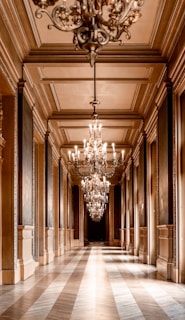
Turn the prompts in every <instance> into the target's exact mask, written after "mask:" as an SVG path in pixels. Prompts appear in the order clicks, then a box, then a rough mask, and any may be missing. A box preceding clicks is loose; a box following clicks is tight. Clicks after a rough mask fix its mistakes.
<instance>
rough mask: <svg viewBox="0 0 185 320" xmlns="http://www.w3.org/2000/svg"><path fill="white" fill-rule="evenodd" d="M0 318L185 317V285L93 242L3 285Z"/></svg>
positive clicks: (113, 319)
mask: <svg viewBox="0 0 185 320" xmlns="http://www.w3.org/2000/svg"><path fill="white" fill-rule="evenodd" d="M0 290H1V291H0V292H1V294H0V320H3V319H9V320H18V319H21V320H33V319H34V320H37V319H39V320H43V319H52V320H54V319H55V320H57V319H58V320H59V319H60V320H65V319H66V320H68V319H70V320H116V319H137V320H139V319H149V320H152V319H155V320H156V319H160V320H162V319H164V320H165V319H175V320H179V319H185V285H181V284H176V283H172V282H167V281H163V280H162V279H160V278H159V277H158V276H157V274H156V269H155V267H154V266H149V265H143V264H140V263H139V261H138V257H134V256H131V255H129V254H128V253H127V252H126V251H124V250H122V249H121V248H120V247H119V248H118V247H105V246H103V245H102V246H101V244H99V245H98V243H92V245H89V246H87V247H84V248H81V249H73V250H71V251H69V252H67V253H65V255H64V256H61V257H58V258H55V260H54V262H53V263H51V264H49V265H46V266H42V267H39V268H38V270H37V271H36V273H35V274H34V275H33V276H31V277H30V278H29V279H27V280H26V281H22V282H19V283H18V284H16V285H3V286H1V287H0Z"/></svg>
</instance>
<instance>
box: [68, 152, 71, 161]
mask: <svg viewBox="0 0 185 320" xmlns="http://www.w3.org/2000/svg"><path fill="white" fill-rule="evenodd" d="M68 160H69V161H71V150H68Z"/></svg>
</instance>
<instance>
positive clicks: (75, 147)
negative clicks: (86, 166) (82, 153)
mask: <svg viewBox="0 0 185 320" xmlns="http://www.w3.org/2000/svg"><path fill="white" fill-rule="evenodd" d="M74 149H75V154H77V149H78V147H77V146H74Z"/></svg>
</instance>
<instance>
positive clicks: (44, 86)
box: [2, 0, 183, 161]
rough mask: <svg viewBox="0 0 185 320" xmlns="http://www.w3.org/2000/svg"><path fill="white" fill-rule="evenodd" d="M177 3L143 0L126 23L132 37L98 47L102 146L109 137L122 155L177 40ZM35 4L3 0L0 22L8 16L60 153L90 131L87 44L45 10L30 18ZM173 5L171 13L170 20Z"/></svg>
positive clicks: (135, 136)
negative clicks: (79, 43)
mask: <svg viewBox="0 0 185 320" xmlns="http://www.w3.org/2000/svg"><path fill="white" fill-rule="evenodd" d="M179 6H181V7H182V6H183V1H178V0H177V1H169V0H155V1H153V0H145V4H144V6H143V7H142V11H141V12H142V17H141V18H140V19H139V20H138V21H137V23H136V24H134V25H133V26H132V27H131V29H130V30H131V39H130V40H126V39H125V36H124V34H123V35H122V41H123V45H121V46H120V45H118V44H109V45H107V46H106V47H104V48H102V49H101V50H100V51H99V54H98V58H97V63H96V75H97V77H96V95H97V99H98V100H99V102H100V104H99V105H98V107H97V112H98V114H99V121H100V122H101V123H102V127H103V129H102V135H103V141H106V142H108V145H109V146H111V143H112V142H115V144H116V150H117V153H118V154H119V153H120V151H121V150H122V149H125V157H126V158H125V159H126V161H127V159H128V157H129V156H130V154H131V152H132V150H133V148H134V147H135V145H136V144H137V140H138V137H139V134H140V132H141V131H142V130H143V123H144V121H145V119H146V118H147V116H148V114H149V113H150V112H152V109H153V108H154V100H155V95H156V92H157V90H158V85H159V81H160V80H159V79H160V78H161V77H162V76H163V74H164V70H165V69H166V61H167V58H168V57H169V56H170V54H171V52H172V48H173V45H174V44H175V41H176V38H175V37H172V36H171V35H172V33H173V32H177V31H178V30H177V22H178V26H179V16H180V14H181V16H180V19H182V10H180V9H179ZM36 8H37V7H36V6H35V5H34V4H33V3H32V1H31V0H22V1H20V0H11V1H7V0H5V1H4V5H2V9H3V13H4V17H6V18H5V19H4V21H5V22H4V23H7V24H8V23H9V33H10V35H11V37H12V39H13V41H14V44H15V47H16V50H17V52H18V55H19V56H21V57H22V60H23V62H24V77H25V79H27V80H28V82H29V84H32V93H33V96H32V99H33V100H34V108H35V110H36V112H37V113H38V114H39V117H40V118H41V119H43V120H46V121H47V123H48V127H49V130H50V132H51V137H52V141H53V143H54V145H55V147H56V149H59V150H60V153H61V156H62V157H63V158H64V159H65V161H67V152H68V150H69V149H71V150H72V148H73V147H74V145H78V146H79V147H82V146H83V139H84V138H86V139H88V137H89V133H88V125H89V123H90V122H91V114H92V111H93V110H92V105H91V104H90V101H92V100H93V94H94V92H93V90H94V83H93V68H91V67H90V65H89V62H88V60H87V56H86V52H85V51H83V50H76V49H75V47H74V45H73V44H72V38H73V35H72V33H71V32H62V31H59V30H57V29H56V28H54V27H53V28H51V29H50V30H49V29H48V28H47V25H48V24H49V23H50V21H49V18H48V17H47V16H43V18H42V19H36V18H35V15H34V12H35V10H36ZM173 10H174V12H177V14H176V18H173V20H172V16H173ZM8 11H11V15H10V12H8ZM10 25H11V27H10ZM174 34H175V33H174ZM46 121H45V122H46Z"/></svg>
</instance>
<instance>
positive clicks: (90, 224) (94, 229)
mask: <svg viewBox="0 0 185 320" xmlns="http://www.w3.org/2000/svg"><path fill="white" fill-rule="evenodd" d="M87 215H88V219H87V230H88V241H89V242H104V241H105V240H106V212H105V213H104V215H103V217H102V219H101V220H100V221H99V222H95V221H93V220H92V219H91V217H90V216H89V214H88V213H87Z"/></svg>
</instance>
